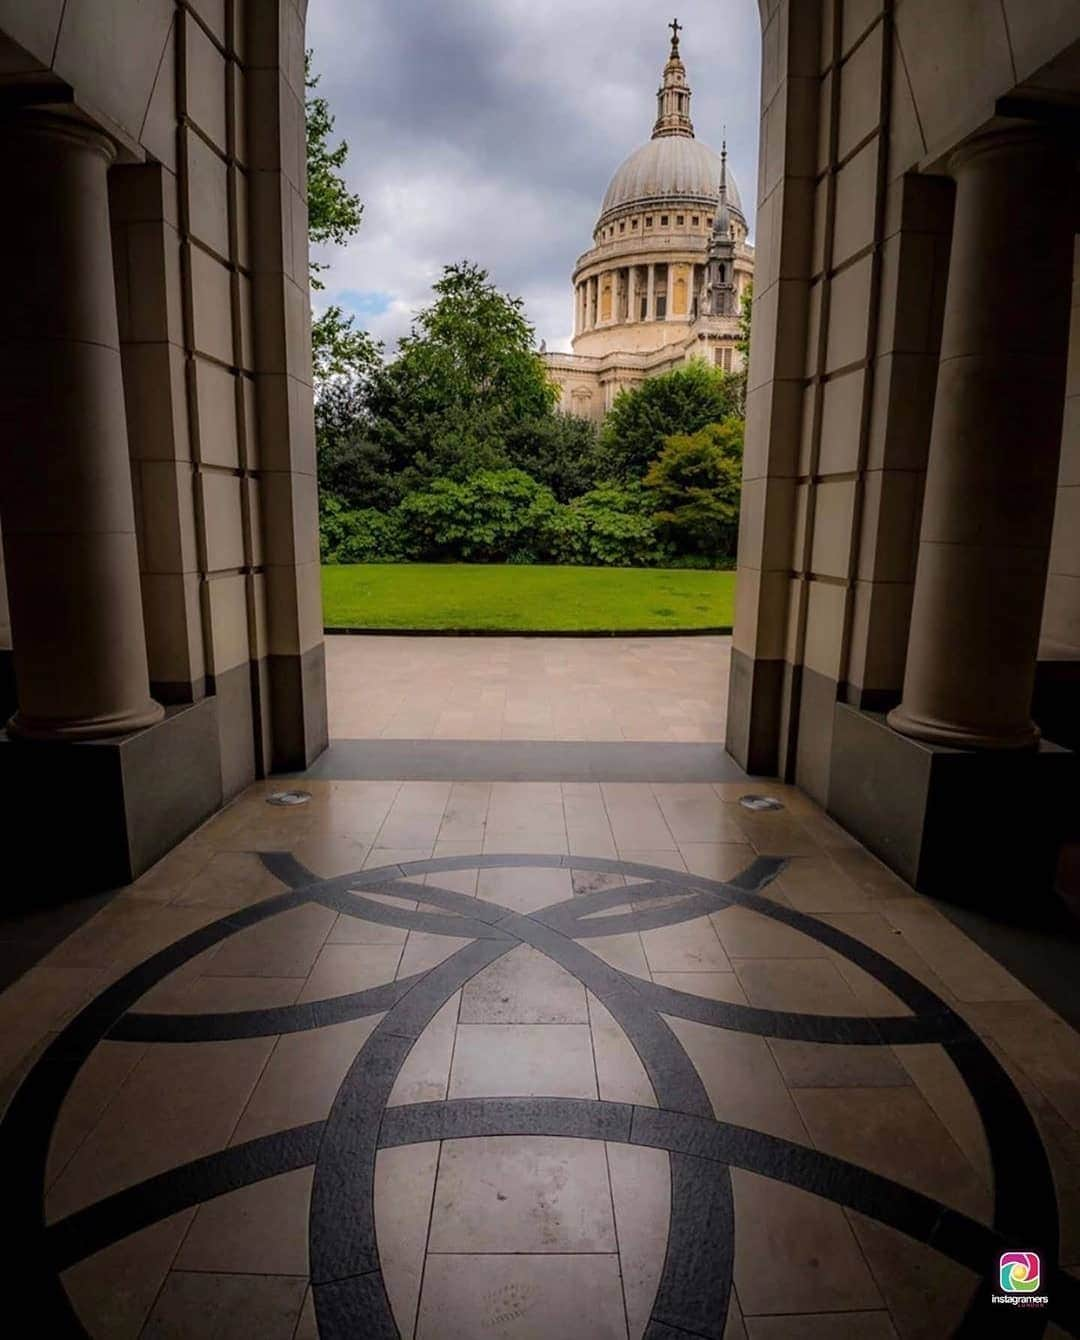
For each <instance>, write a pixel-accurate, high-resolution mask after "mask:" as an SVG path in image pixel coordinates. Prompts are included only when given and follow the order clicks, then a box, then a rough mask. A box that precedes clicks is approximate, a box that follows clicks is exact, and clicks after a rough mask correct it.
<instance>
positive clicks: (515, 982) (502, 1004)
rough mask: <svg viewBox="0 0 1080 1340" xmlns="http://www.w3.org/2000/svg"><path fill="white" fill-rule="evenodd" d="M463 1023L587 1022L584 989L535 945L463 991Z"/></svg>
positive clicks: (483, 974)
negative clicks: (535, 947)
mask: <svg viewBox="0 0 1080 1340" xmlns="http://www.w3.org/2000/svg"><path fill="white" fill-rule="evenodd" d="M461 1022H462V1023H463V1024H586V1023H588V1022H589V1015H588V1010H587V1009H586V1006H585V989H584V987H583V986H582V985H581V983H580V982H579V981H578V980H577V978H576V977H572V976H571V975H570V974H569V973H568V972H567V971H566V969H565V968H561V967H560V966H559V965H558V964H557V963H554V962H553V961H552V960H551V959H550V958H548V956H547V955H546V954H542V953H540V951H539V950H537V949H533V948H532V947H531V946H530V945H519V946H518V947H517V948H516V949H512V950H511V951H510V953H509V954H505V955H503V957H502V958H500V959H496V960H495V962H494V963H492V964H491V965H490V966H489V967H487V968H485V969H484V970H483V972H480V973H477V975H476V976H475V977H474V978H473V979H472V981H470V982H469V983H468V984H467V985H466V987H465V989H464V991H463V992H462V1000H461Z"/></svg>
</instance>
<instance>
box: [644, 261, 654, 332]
mask: <svg viewBox="0 0 1080 1340" xmlns="http://www.w3.org/2000/svg"><path fill="white" fill-rule="evenodd" d="M646 292H647V295H648V296H647V300H646V305H645V320H646V321H655V320H656V266H655V265H652V264H650V266H649V282H648V288H647V290H646Z"/></svg>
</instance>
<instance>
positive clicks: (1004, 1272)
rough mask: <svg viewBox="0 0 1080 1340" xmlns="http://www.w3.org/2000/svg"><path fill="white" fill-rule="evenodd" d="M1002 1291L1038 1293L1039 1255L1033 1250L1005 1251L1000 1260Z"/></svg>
mask: <svg viewBox="0 0 1080 1340" xmlns="http://www.w3.org/2000/svg"><path fill="white" fill-rule="evenodd" d="M999 1264H1000V1271H1001V1292H1002V1293H1038V1290H1039V1257H1038V1255H1037V1253H1035V1252H1005V1254H1004V1255H1003V1256H1002V1258H1001V1261H1000V1263H999Z"/></svg>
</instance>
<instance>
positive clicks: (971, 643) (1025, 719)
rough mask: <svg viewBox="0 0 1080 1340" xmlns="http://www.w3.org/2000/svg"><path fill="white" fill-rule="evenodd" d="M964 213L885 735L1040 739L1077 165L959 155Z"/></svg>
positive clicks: (1036, 131)
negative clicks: (899, 665)
mask: <svg viewBox="0 0 1080 1340" xmlns="http://www.w3.org/2000/svg"><path fill="white" fill-rule="evenodd" d="M949 169H950V172H951V173H952V175H953V176H954V177H955V179H956V209H955V214H954V222H953V240H952V252H951V258H950V264H949V278H948V285H947V288H946V297H945V318H944V324H943V327H942V338H941V356H940V363H939V367H938V380H937V394H936V398H935V402H934V419H933V427H932V430H931V436H930V457H929V463H928V466H927V476H926V492H925V499H924V504H923V516H922V532H921V535H920V539H919V559H918V567H917V569H916V574H915V595H914V604H913V608H912V615H911V631H910V634H909V639H908V652H907V664H906V667H905V673H904V694H903V701H902V702H901V704H900V706H899V707H897V708H895V709H894V710H893V711H892V712H891V713H890V714H889V718H888V720H889V724H890V725H891V726H892V727H893V728H894V729H895V730H897V731H899V732H901V733H902V734H904V735H910V736H913V737H915V738H916V739H920V740H929V741H931V742H933V743H937V744H947V745H954V746H956V747H958V748H961V749H1022V748H1024V747H1027V746H1033V745H1034V744H1035V743H1036V742H1037V738H1038V732H1037V729H1036V727H1035V726H1034V725H1033V723H1032V721H1031V697H1032V689H1033V686H1034V678H1035V660H1036V655H1037V651H1038V644H1039V626H1040V622H1041V616H1042V604H1043V594H1044V590H1045V585H1046V570H1047V561H1048V555H1049V547H1050V531H1051V526H1052V522H1053V513H1054V498H1055V489H1056V483H1057V473H1058V455H1059V449H1060V442H1061V421H1062V411H1063V405H1064V394H1065V365H1066V357H1067V347H1068V321H1069V300H1070V292H1071V284H1072V250H1073V226H1074V223H1075V219H1074V217H1073V215H1072V213H1071V212H1070V210H1071V204H1072V200H1073V199H1074V195H1073V184H1074V172H1075V169H1074V166H1073V164H1072V163H1071V162H1070V159H1069V156H1068V153H1067V151H1066V149H1065V147H1064V146H1063V145H1062V144H1061V143H1059V141H1058V140H1056V139H1055V138H1054V136H1053V135H1052V134H1051V133H1049V132H1048V131H1046V130H1043V129H1042V128H1039V127H1035V126H1031V127H1027V128H1020V129H1012V130H1005V131H1000V132H997V133H991V134H986V135H982V136H979V137H977V138H976V139H974V140H972V141H971V142H969V143H968V144H966V145H964V146H962V147H961V148H960V149H959V150H958V151H957V152H956V153H955V154H954V155H953V157H952V160H951V161H950V164H949Z"/></svg>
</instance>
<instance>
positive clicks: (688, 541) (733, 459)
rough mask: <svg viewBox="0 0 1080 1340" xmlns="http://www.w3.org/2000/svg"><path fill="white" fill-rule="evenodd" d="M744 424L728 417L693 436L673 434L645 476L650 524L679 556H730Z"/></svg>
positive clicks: (734, 536) (735, 533)
mask: <svg viewBox="0 0 1080 1340" xmlns="http://www.w3.org/2000/svg"><path fill="white" fill-rule="evenodd" d="M742 427H743V421H742V419H740V418H737V417H735V416H730V417H728V418H726V419H724V420H722V421H721V422H720V423H713V424H708V425H706V427H704V428H701V429H699V431H698V432H696V433H689V434H687V433H676V434H673V435H672V436H671V437H669V438H668V439H667V441H666V442H665V444H664V449H663V451H662V452H661V453H660V455H659V456H658V457H657V459H656V460H655V461H654V462H653V464H652V465H651V466H650V468H649V472H648V474H647V475H646V476H645V487H646V488H647V489H649V490H650V491H651V492H652V495H653V497H654V499H655V502H656V513H655V520H656V522H657V523H658V525H660V526H661V528H662V533H663V534H664V535H665V536H666V537H667V538H669V539H670V540H671V542H672V543H673V544H674V545H675V546H676V548H677V549H678V550H679V551H680V552H683V553H686V552H692V553H699V554H707V555H710V556H715V557H721V556H723V557H730V556H731V555H733V554H734V552H735V545H736V541H737V538H738V527H739V495H740V492H741V489H742Z"/></svg>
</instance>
